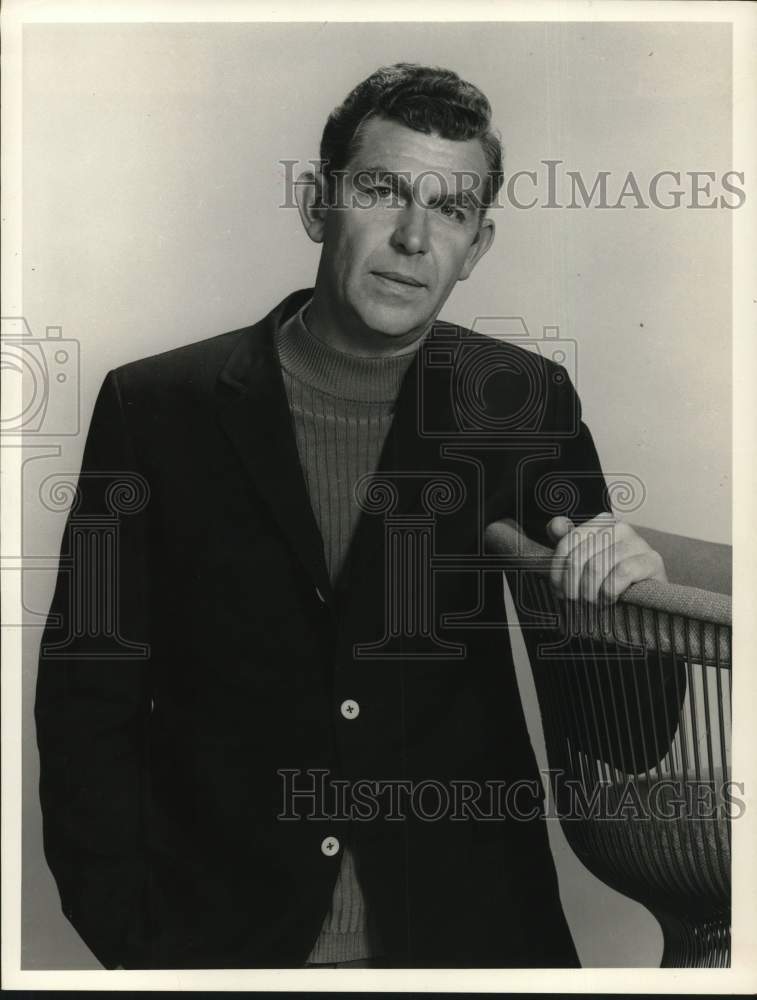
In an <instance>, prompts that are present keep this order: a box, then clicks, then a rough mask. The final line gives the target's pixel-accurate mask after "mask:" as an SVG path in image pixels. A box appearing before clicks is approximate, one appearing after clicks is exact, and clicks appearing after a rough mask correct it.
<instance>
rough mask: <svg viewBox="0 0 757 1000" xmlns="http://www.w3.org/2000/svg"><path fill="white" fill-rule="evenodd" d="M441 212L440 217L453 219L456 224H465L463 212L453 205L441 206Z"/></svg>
mask: <svg viewBox="0 0 757 1000" xmlns="http://www.w3.org/2000/svg"><path fill="white" fill-rule="evenodd" d="M441 212H442V215H446V216H447V218H448V219H455V220H456V221H457V222H465V212H463V211H462V210H461V209H459V208H457V207H456V206H455V205H442V206H441Z"/></svg>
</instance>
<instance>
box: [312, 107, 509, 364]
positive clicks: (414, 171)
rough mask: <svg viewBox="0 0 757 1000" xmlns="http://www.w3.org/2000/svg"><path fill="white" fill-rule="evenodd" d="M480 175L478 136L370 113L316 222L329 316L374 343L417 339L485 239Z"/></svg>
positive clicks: (488, 229)
mask: <svg viewBox="0 0 757 1000" xmlns="http://www.w3.org/2000/svg"><path fill="white" fill-rule="evenodd" d="M486 178H487V164H486V158H485V156H484V152H483V149H482V147H481V144H480V143H479V142H478V141H477V140H470V141H462V142H459V141H453V140H450V139H442V138H440V137H439V136H437V135H425V134H423V133H422V132H416V131H414V130H413V129H410V128H407V127H406V126H404V125H402V124H400V123H398V122H395V121H390V120H387V119H382V118H374V119H371V120H370V121H369V122H368V123H367V125H366V126H365V128H364V131H363V133H362V136H361V140H360V143H359V148H358V149H357V151H356V153H355V154H354V156H353V159H352V161H351V162H350V164H349V165H348V167H347V176H346V178H345V182H344V188H343V196H342V197H341V198H340V206H339V207H335V208H334V207H332V208H330V209H329V210H328V211H327V213H326V217H325V222H324V228H323V236H322V238H323V250H322V253H321V261H320V265H319V270H318V278H317V283H316V290H317V294H319V295H321V296H324V297H325V299H326V301H327V308H328V312H329V314H330V316H331V317H332V319H333V320H334V321H335V322H337V323H339V324H340V326H341V328H342V329H343V330H345V331H346V330H356V331H357V332H358V333H359V334H360V335H361V336H362V337H363V339H366V335H367V337H368V338H370V339H372V340H373V342H375V343H378V342H382V343H386V341H387V340H391V341H392V343H393V344H395V346H398V347H399V346H401V345H403V344H406V343H410V342H412V341H414V340H415V339H417V337H419V336H420V335H421V334H422V333H423V332H424V330H425V329H426V328H427V327H428V325H429V324H430V322H431V321H432V320H433V319H434V318H435V317H436V316H437V314H438V313H439V311H440V310H441V308H442V305H443V304H444V302H445V301H446V299H447V297H448V296H449V294H450V292H451V291H452V289H453V287H454V285H455V283H456V282H457V281H458V280H461V279H464V278H467V277H468V275H469V274H470V272H471V271H472V269H473V267H474V266H475V264H476V262H477V260H478V259H479V258H480V257H481V256H482V255H483V253H485V252H486V250H487V249H488V247H489V245H490V243H491V239H492V237H493V233H494V226H493V223H492V222H491V221H490V220H482V219H481V217H480V212H479V208H478V204H480V201H481V198H482V196H483V190H484V186H485V183H486ZM465 191H467V192H468V196H467V197H466V196H465V193H464V192H465ZM455 195H457V196H458V198H457V199H456V198H455ZM471 195H472V196H473V197H470V196H471ZM461 198H462V200H461ZM476 200H478V204H476Z"/></svg>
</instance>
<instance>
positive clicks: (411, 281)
mask: <svg viewBox="0 0 757 1000" xmlns="http://www.w3.org/2000/svg"><path fill="white" fill-rule="evenodd" d="M372 273H373V274H375V275H376V276H377V277H379V278H385V279H386V280H387V281H394V282H396V283H397V284H398V285H410V286H411V287H412V288H425V285H424V284H423V282H422V281H418V280H417V279H416V278H412V277H411V276H410V275H409V274H400V273H399V272H398V271H373V272H372Z"/></svg>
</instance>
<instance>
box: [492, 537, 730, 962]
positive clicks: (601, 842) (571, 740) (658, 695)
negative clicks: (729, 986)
mask: <svg viewBox="0 0 757 1000" xmlns="http://www.w3.org/2000/svg"><path fill="white" fill-rule="evenodd" d="M486 540H487V548H488V550H489V551H490V552H496V553H497V554H498V555H499V556H503V555H504V556H507V557H508V559H507V561H508V565H509V564H510V560H511V559H512V568H510V569H508V570H507V571H506V572H507V576H508V581H509V585H510V590H511V592H512V595H513V599H514V602H515V606H516V608H517V611H518V617H519V620H520V625H521V629H522V631H523V636H524V639H525V641H526V646H527V649H528V651H529V657H530V660H531V666H532V670H533V673H534V680H535V686H536V691H537V695H538V699H539V705H540V709H541V714H542V722H543V727H544V736H545V743H546V747H547V754H548V758H549V769H550V785H551V790H552V794H553V802H554V804H555V806H556V808H557V812H558V815H559V816H560V821H561V824H562V827H563V830H564V832H565V835H566V839H567V840H568V843H569V844H570V845H571V847H572V849H573V850H574V851H575V853H576V855H577V856H578V857H579V859H580V860H581V861H582V862H583V863H584V864H585V865H586V867H587V868H588V869H589V870H590V871H591V872H592V873H593V874H594V875H596V876H597V877H598V878H599V879H601V880H602V881H603V882H605V883H606V884H607V885H609V886H611V887H612V888H614V889H616V890H618V891H619V892H621V893H624V894H625V895H627V896H629V897H631V898H632V899H635V900H637V901H638V902H640V903H642V904H643V905H644V906H646V907H647V909H649V910H650V911H651V913H652V914H653V915H654V916H655V917H656V918H657V920H658V921H659V923H660V925H661V928H662V931H663V937H664V950H663V957H662V966H663V967H666V966H675V967H710V968H713V967H715V968H722V967H727V966H728V965H729V964H730V884H731V880H730V872H731V827H730V815H729V813H730V810H731V808H732V807H733V806H734V805H737V803H736V801H735V800H737V796H734V795H733V789H732V786H731V785H730V784H729V782H730V746H731V599H730V597H729V596H727V595H723V594H716V593H711V592H709V591H707V590H703V589H700V588H696V587H691V586H682V585H679V584H673V583H669V584H663V583H659V582H656V581H650V580H648V581H645V582H643V583H640V584H636V585H634V586H632V587H630V588H629V589H628V590H627V591H626V592H625V593H624V595H623V597H622V598H621V600H620V601H618V602H617V604H615V605H610V606H603V607H598V606H596V605H590V604H587V603H585V602H572V601H562V600H559V599H558V598H557V597H556V595H555V594H554V591H553V590H552V587H551V585H550V584H549V580H548V577H547V574H546V569H547V567H548V566H549V562H550V560H551V552H550V550H549V549H546V548H544V547H543V546H541V545H539V544H537V543H536V542H533V541H532V540H530V539H527V538H526V537H525V536H524V535H523V534H521V533H520V531H519V530H518V528H517V526H515V525H514V523H513V522H497V523H495V524H493V525H490V526H489V528H488V529H487V536H486Z"/></svg>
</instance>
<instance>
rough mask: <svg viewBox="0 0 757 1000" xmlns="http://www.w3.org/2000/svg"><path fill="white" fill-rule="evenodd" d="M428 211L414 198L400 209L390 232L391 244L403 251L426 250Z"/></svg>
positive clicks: (420, 251)
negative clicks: (393, 227)
mask: <svg viewBox="0 0 757 1000" xmlns="http://www.w3.org/2000/svg"><path fill="white" fill-rule="evenodd" d="M428 239H429V233H428V212H427V211H426V209H425V208H424V206H423V205H421V204H419V203H418V201H417V200H416V199H415V198H412V199H411V200H410V202H409V203H408V204H407V205H405V207H404V208H402V209H401V210H400V215H399V218H398V219H397V225H396V227H395V229H394V232H393V233H392V246H393V247H394V248H395V249H397V250H401V251H404V252H405V253H413V254H414V253H426V251H427V250H428Z"/></svg>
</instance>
